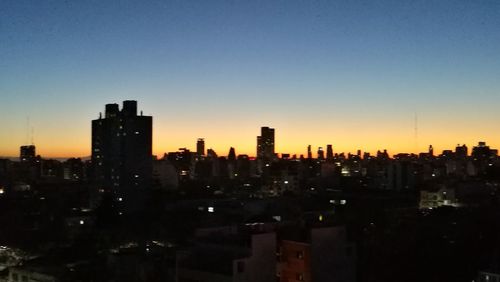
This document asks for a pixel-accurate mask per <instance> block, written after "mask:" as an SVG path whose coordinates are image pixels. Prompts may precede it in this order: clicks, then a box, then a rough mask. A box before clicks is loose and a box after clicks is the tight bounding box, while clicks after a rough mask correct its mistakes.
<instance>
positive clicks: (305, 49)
mask: <svg viewBox="0 0 500 282" xmlns="http://www.w3.org/2000/svg"><path fill="white" fill-rule="evenodd" d="M498 50H500V1H496V0H494V1H486V0H484V1H482V0H478V1H470V0H460V1H459V0H457V1H453V0H436V1H432V0H379V1H373V0H367V1H361V0H360V1H353V0H327V1H316V0H310V1H296V0H286V1H285V0H283V1H278V0H276V1H274V0H252V1H250V0H249V1H239V0H232V1H219V0H210V1H207V0H200V1H189V0H179V1H167V0H161V1H159V0H158V1H156V0H149V1H139V0H137V1H128V0H119V1H118V0H116V1H115V0H109V1H102V0H80V1H69V0H65V1H59V0H46V1H39V0H30V1H28V0H2V1H0V156H17V155H18V154H19V153H18V152H19V146H20V145H23V144H27V143H30V142H31V141H30V139H33V141H34V144H35V145H36V146H37V153H39V154H41V155H42V156H45V157H71V156H81V157H83V156H88V155H90V151H91V149H90V138H91V136H90V135H91V134H90V130H91V123H90V121H91V120H92V119H96V118H97V117H98V116H99V112H103V111H104V105H105V104H107V103H121V101H123V100H127V99H132V100H137V101H138V104H139V110H143V111H144V114H145V115H151V116H153V152H154V154H157V155H162V154H163V153H164V152H169V151H175V150H177V149H178V148H180V147H188V148H191V149H195V144H196V139H197V138H199V137H204V138H205V142H206V147H207V148H213V149H214V150H215V151H216V152H217V153H218V154H219V155H226V154H227V153H228V151H229V147H230V146H233V147H235V148H236V153H237V154H249V155H252V156H253V155H255V148H256V136H257V135H259V134H260V127H261V126H270V127H273V128H275V129H276V151H277V152H280V153H291V154H305V153H306V147H307V145H309V144H311V145H312V146H313V148H317V147H319V146H322V147H326V144H332V145H333V150H334V152H355V151H356V150H357V149H361V150H363V151H369V152H376V150H378V149H388V150H389V152H390V153H398V152H420V151H425V150H426V149H427V147H428V146H429V145H430V144H432V145H434V148H435V150H436V151H440V150H443V149H449V148H454V147H455V145H456V144H458V143H460V144H462V143H465V144H467V145H469V147H472V146H473V145H475V144H476V143H477V142H478V141H486V142H487V143H488V144H490V145H491V146H492V147H495V148H499V147H500V110H499V106H500V52H498ZM28 120H29V123H28ZM28 124H29V125H28ZM29 128H32V129H29ZM415 128H417V130H415ZM29 132H33V134H32V136H33V138H31V137H28V136H27V135H29V134H28V133H29Z"/></svg>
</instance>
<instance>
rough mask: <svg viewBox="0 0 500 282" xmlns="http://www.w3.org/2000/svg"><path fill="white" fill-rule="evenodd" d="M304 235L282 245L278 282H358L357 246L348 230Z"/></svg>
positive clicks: (313, 231) (318, 230) (328, 229)
mask: <svg viewBox="0 0 500 282" xmlns="http://www.w3.org/2000/svg"><path fill="white" fill-rule="evenodd" d="M302 235H303V236H298V237H297V238H292V239H291V240H282V241H281V242H280V243H279V245H278V248H279V251H278V256H279V257H278V259H279V260H278V266H277V273H276V274H277V276H278V279H277V281H280V282H291V281H305V282H311V281H314V282H354V281H356V266H355V264H356V256H355V250H354V245H353V244H352V243H349V242H348V241H347V237H346V230H345V228H344V227H326V228H313V229H311V230H310V231H309V232H308V233H306V234H302ZM285 237H286V236H285Z"/></svg>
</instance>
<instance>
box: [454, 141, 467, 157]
mask: <svg viewBox="0 0 500 282" xmlns="http://www.w3.org/2000/svg"><path fill="white" fill-rule="evenodd" d="M468 153H469V149H468V148H467V146H466V145H465V144H463V145H462V146H460V144H458V145H457V147H456V148H455V155H456V156H457V157H459V158H466V157H467V155H468Z"/></svg>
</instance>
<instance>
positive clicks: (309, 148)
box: [307, 145, 313, 159]
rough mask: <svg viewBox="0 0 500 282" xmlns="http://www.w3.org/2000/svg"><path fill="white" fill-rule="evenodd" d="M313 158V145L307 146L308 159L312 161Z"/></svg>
mask: <svg viewBox="0 0 500 282" xmlns="http://www.w3.org/2000/svg"><path fill="white" fill-rule="evenodd" d="M312 157H313V153H312V149H311V145H307V158H308V159H312Z"/></svg>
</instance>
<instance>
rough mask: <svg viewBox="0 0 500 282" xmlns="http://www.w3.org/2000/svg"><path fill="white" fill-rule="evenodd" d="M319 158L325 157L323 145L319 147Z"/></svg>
mask: <svg viewBox="0 0 500 282" xmlns="http://www.w3.org/2000/svg"><path fill="white" fill-rule="evenodd" d="M318 159H319V160H324V159H325V151H323V147H318Z"/></svg>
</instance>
